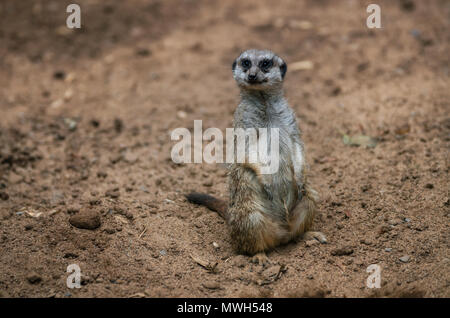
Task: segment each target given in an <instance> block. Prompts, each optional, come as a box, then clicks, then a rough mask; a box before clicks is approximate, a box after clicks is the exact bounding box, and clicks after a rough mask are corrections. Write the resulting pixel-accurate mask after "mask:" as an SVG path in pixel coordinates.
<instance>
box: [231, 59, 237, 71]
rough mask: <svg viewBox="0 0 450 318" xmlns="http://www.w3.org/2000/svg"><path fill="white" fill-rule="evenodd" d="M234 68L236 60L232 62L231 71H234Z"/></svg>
mask: <svg viewBox="0 0 450 318" xmlns="http://www.w3.org/2000/svg"><path fill="white" fill-rule="evenodd" d="M235 68H236V60H234V62H233V65H232V66H231V69H232V70H233V71H234V69H235Z"/></svg>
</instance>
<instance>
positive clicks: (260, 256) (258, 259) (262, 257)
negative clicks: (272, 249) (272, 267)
mask: <svg viewBox="0 0 450 318" xmlns="http://www.w3.org/2000/svg"><path fill="white" fill-rule="evenodd" d="M250 261H251V262H252V263H255V264H260V265H263V266H265V265H268V264H270V263H271V261H270V259H269V258H268V257H267V255H266V253H265V252H260V253H257V254H255V255H253V256H252V258H251V260H250Z"/></svg>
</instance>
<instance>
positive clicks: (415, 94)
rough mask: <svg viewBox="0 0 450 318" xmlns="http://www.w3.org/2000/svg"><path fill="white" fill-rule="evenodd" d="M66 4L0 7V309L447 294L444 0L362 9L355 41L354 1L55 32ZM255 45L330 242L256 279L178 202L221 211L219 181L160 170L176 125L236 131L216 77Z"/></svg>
mask: <svg viewBox="0 0 450 318" xmlns="http://www.w3.org/2000/svg"><path fill="white" fill-rule="evenodd" d="M71 2H73V1H2V2H1V3H0V110H1V117H0V295H1V296H3V297H130V296H135V297H168V296H172V297H187V296H191V297H243V296H250V297H252V296H255V297H260V296H266V297H272V296H274V297H306V296H317V297H322V296H324V297H343V296H345V297H371V296H388V297H401V296H416V297H449V296H450V259H449V258H450V256H449V244H450V239H449V234H450V232H449V205H450V199H449V166H450V165H449V163H450V162H449V156H448V154H449V146H450V144H449V142H450V117H449V110H450V106H449V100H450V89H449V87H450V85H449V84H450V80H449V49H450V45H449V43H450V32H449V30H450V23H449V21H450V6H449V3H448V2H447V1H443V0H442V1H439V0H436V1H417V0H416V1H378V2H377V3H379V4H380V5H381V9H382V26H383V28H382V29H373V30H369V29H368V28H366V26H365V20H366V17H367V13H366V6H367V5H368V3H370V2H369V1H347V0H346V1H331V0H329V1H327V0H320V1H313V0H309V1H306V0H303V1H299V0H286V1H277V2H276V4H275V2H274V1H259V0H258V1H253V0H252V1H250V0H246V1H237V0H227V1H220V2H219V1H204V0H200V1H194V0H185V1H176V0H164V1H154V0H145V1H144V0H130V1H126V2H125V1H119V0H117V1H100V0H79V1H77V3H79V4H80V5H81V8H82V24H83V28H82V29H81V30H75V31H69V30H68V29H67V28H66V27H65V26H64V25H65V19H66V17H67V14H66V13H65V8H66V6H67V5H68V4H69V3H71ZM252 47H257V48H269V49H272V50H274V51H275V52H277V53H278V54H280V55H281V56H282V57H283V58H284V59H285V60H286V61H287V63H288V73H287V76H286V81H285V90H286V95H287V97H288V99H289V102H290V105H291V106H292V107H293V108H294V110H295V111H296V114H297V116H298V119H299V125H300V127H301V129H302V131H303V138H304V141H305V144H306V150H307V160H308V164H309V165H310V170H311V176H310V177H311V180H312V183H313V185H314V186H315V188H316V189H317V190H318V191H319V192H320V195H321V200H320V214H319V215H318V217H317V218H316V220H315V228H316V229H317V230H320V231H322V232H324V233H326V235H327V236H328V240H329V243H328V244H326V245H320V244H311V242H309V243H308V244H307V243H306V242H304V241H299V242H293V243H291V244H288V245H286V246H281V247H279V248H277V249H276V250H274V251H273V252H271V253H269V258H270V259H271V260H272V262H273V264H272V265H271V266H269V267H265V268H264V267H262V266H260V265H255V264H252V263H250V262H249V258H248V257H247V256H243V255H237V254H236V253H235V252H234V251H233V250H232V248H231V245H230V238H229V235H228V232H227V228H226V224H225V223H224V221H223V220H221V219H220V217H219V216H218V215H217V214H215V213H213V212H210V211H208V210H207V209H205V208H203V207H198V206H194V205H191V204H189V203H188V202H186V200H185V199H184V197H183V193H186V192H188V191H190V190H196V191H201V192H206V193H210V194H213V195H216V196H218V197H223V198H226V195H227V190H226V178H225V174H226V171H225V170H224V168H223V167H222V166H221V165H213V164H211V165H209V164H184V165H176V164H174V163H173V162H172V160H171V157H170V150H171V148H172V146H173V145H174V144H175V142H173V141H171V139H170V133H171V131H172V130H173V129H175V128H177V127H187V128H189V129H192V128H193V121H194V120H195V119H201V120H203V128H204V129H206V128H208V127H218V128H220V129H225V128H226V127H232V114H233V112H234V109H235V107H236V105H237V102H238V89H237V87H236V86H235V83H234V81H233V79H232V76H231V63H232V61H233V59H234V58H235V57H236V56H237V55H238V54H239V52H240V51H242V50H244V49H247V48H252ZM298 61H310V62H312V65H311V63H309V66H312V67H310V68H309V69H305V70H297V71H293V70H291V69H289V66H290V65H292V64H293V63H295V62H298ZM307 64H308V63H307ZM345 134H346V135H349V136H353V135H361V134H362V135H367V136H371V137H373V138H376V140H377V144H376V146H375V147H373V148H367V147H353V146H349V145H347V144H345V143H344V142H343V135H345ZM83 218H85V219H83ZM69 220H70V222H69ZM83 220H84V221H85V222H84V223H85V226H92V227H97V226H98V225H100V226H98V227H97V228H96V229H94V230H89V229H79V228H77V227H75V226H73V225H72V224H78V223H80V221H83ZM77 221H78V223H77ZM213 243H216V247H215V246H214V245H213ZM192 257H194V258H195V259H197V260H200V261H201V262H205V263H206V264H210V265H211V266H210V267H211V268H209V269H206V268H204V267H202V266H200V265H199V264H198V263H197V262H196V261H194V259H193V258H192ZM216 263H217V266H215V264H216ZM70 264H77V265H79V267H80V269H81V273H82V286H81V288H80V289H69V288H67V286H66V278H67V277H68V275H69V274H68V273H67V272H66V269H67V266H68V265H70ZM370 264H378V265H379V266H380V268H381V288H380V289H369V288H367V287H366V279H367V277H368V276H369V273H367V272H366V269H367V267H368V266H369V265H370ZM207 267H208V266H207Z"/></svg>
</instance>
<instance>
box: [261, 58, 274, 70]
mask: <svg viewBox="0 0 450 318" xmlns="http://www.w3.org/2000/svg"><path fill="white" fill-rule="evenodd" d="M272 65H273V62H272V60H262V61H261V63H260V64H259V66H260V68H262V69H265V70H267V69H269V68H271V67H272Z"/></svg>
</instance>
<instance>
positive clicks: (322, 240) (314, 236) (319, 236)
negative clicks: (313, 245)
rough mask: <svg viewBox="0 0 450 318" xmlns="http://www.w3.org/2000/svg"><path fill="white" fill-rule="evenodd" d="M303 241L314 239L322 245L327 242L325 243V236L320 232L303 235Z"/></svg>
mask: <svg viewBox="0 0 450 318" xmlns="http://www.w3.org/2000/svg"><path fill="white" fill-rule="evenodd" d="M303 239H304V240H305V241H308V240H312V239H316V240H318V241H319V242H320V243H322V244H325V243H327V242H328V241H327V237H326V236H325V234H323V233H322V232H317V231H308V232H305V234H303Z"/></svg>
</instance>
